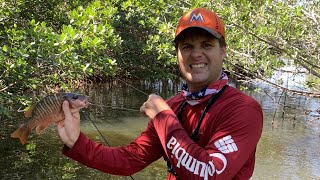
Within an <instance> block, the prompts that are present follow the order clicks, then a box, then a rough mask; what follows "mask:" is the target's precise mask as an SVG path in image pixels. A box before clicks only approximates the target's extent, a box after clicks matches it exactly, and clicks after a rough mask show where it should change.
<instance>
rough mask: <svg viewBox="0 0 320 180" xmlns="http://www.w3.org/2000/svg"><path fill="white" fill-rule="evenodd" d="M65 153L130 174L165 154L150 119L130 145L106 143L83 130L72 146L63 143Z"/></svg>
mask: <svg viewBox="0 0 320 180" xmlns="http://www.w3.org/2000/svg"><path fill="white" fill-rule="evenodd" d="M63 154H64V155H66V156H67V157H70V158H72V159H74V160H76V161H78V162H80V163H81V164H84V165H86V166H88V167H91V168H94V169H98V170H100V171H103V172H106V173H109V174H114V175H123V176H128V175H131V174H134V173H135V172H138V171H140V170H142V169H143V168H145V167H146V166H148V165H149V164H150V163H152V162H153V161H155V160H157V159H159V158H160V157H162V155H163V150H162V146H161V144H160V141H159V138H158V136H157V134H156V131H155V129H154V127H153V123H151V121H150V122H149V123H148V127H147V129H146V130H145V131H144V132H143V133H142V134H141V135H140V136H139V137H137V138H136V139H135V140H134V141H133V142H132V143H130V144H129V145H127V146H122V147H107V146H105V145H102V144H99V143H97V142H95V141H93V140H91V139H90V138H88V137H87V136H86V135H84V134H83V133H80V136H79V138H78V140H77V141H76V143H75V144H74V146H73V147H72V148H71V149H70V148H68V147H67V146H64V148H63Z"/></svg>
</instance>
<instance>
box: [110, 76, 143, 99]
mask: <svg viewBox="0 0 320 180" xmlns="http://www.w3.org/2000/svg"><path fill="white" fill-rule="evenodd" d="M114 78H115V79H117V80H119V81H121V82H123V83H125V84H126V85H128V86H130V87H132V88H133V89H135V90H137V91H139V92H141V93H142V94H144V95H146V96H149V94H147V93H145V92H143V91H141V90H140V89H138V88H136V87H134V86H132V85H131V84H129V83H127V82H125V81H123V80H121V79H119V78H117V77H114Z"/></svg>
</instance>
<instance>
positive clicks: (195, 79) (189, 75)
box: [177, 29, 226, 92]
mask: <svg viewBox="0 0 320 180" xmlns="http://www.w3.org/2000/svg"><path fill="white" fill-rule="evenodd" d="M177 57H178V63H179V68H180V72H181V74H182V76H183V78H184V79H185V80H186V83H187V84H188V88H189V90H190V91H191V92H196V91H199V90H201V89H203V88H204V87H206V86H207V85H208V84H209V83H211V82H213V81H216V80H218V79H219V78H220V75H221V72H222V62H223V59H224V58H225V57H226V48H225V47H220V45H219V41H218V39H216V38H214V37H213V36H208V33H207V32H205V31H204V30H200V29H198V30H196V31H193V32H189V33H187V34H185V38H183V39H182V40H180V41H179V42H178V47H177Z"/></svg>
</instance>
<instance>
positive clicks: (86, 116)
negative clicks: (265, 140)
mask: <svg viewBox="0 0 320 180" xmlns="http://www.w3.org/2000/svg"><path fill="white" fill-rule="evenodd" d="M83 115H84V116H85V118H86V119H89V121H90V122H91V123H92V124H93V126H94V127H95V128H96V129H97V131H98V132H99V134H100V136H101V137H102V139H103V140H104V142H105V143H106V144H107V145H108V146H109V147H111V146H110V144H109V143H108V141H107V139H106V138H105V137H104V136H103V134H102V133H101V131H100V130H99V128H98V127H97V125H96V123H95V122H94V121H92V119H91V118H90V116H88V115H87V114H86V113H83ZM129 177H130V178H131V179H132V180H134V179H133V177H132V176H131V175H130V176H129Z"/></svg>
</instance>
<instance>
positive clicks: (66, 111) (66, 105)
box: [62, 101, 71, 117]
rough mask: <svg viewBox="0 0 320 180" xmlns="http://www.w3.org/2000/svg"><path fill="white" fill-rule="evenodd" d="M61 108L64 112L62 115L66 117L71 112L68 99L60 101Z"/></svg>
mask: <svg viewBox="0 0 320 180" xmlns="http://www.w3.org/2000/svg"><path fill="white" fill-rule="evenodd" d="M62 110H63V112H64V115H65V116H66V117H69V116H71V112H70V107H69V102H68V101H63V103H62Z"/></svg>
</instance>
